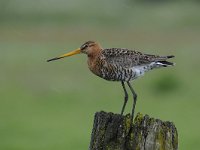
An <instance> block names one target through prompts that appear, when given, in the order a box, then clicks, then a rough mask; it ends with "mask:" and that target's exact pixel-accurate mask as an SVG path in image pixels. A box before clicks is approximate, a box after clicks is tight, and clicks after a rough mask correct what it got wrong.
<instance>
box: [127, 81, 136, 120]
mask: <svg viewBox="0 0 200 150" xmlns="http://www.w3.org/2000/svg"><path fill="white" fill-rule="evenodd" d="M127 84H128V86H129V88H130V90H131V92H132V94H133V100H134V102H133V108H132V117H131V121H133V117H134V111H135V105H136V101H137V94H136V93H135V91H134V89H133V88H132V86H131V84H130V83H129V82H127Z"/></svg>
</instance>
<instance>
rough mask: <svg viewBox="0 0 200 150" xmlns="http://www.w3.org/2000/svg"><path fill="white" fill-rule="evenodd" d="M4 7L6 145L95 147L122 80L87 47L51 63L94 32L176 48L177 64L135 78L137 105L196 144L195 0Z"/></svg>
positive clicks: (0, 76)
mask: <svg viewBox="0 0 200 150" xmlns="http://www.w3.org/2000/svg"><path fill="white" fill-rule="evenodd" d="M0 8H1V9H0V11H1V12H0V14H1V15H0V52H1V53H0V69H1V71H0V118H1V120H0V149H1V150H40V149H41V150H51V149H52V150H55V149H59V150H64V149H72V150H82V149H88V146H89V141H90V134H91V129H92V125H93V115H94V113H95V112H96V111H100V110H104V111H112V112H115V113H119V112H120V110H121V106H122V103H123V96H124V95H123V90H122V88H121V85H120V83H118V82H108V81H105V80H102V79H100V78H98V77H96V76H95V75H93V74H91V73H90V71H89V70H88V69H87V64H86V61H87V58H86V56H85V55H77V56H74V57H71V58H66V59H63V60H60V61H57V62H52V63H46V60H47V59H49V58H51V57H54V56H57V55H59V54H63V53H65V52H67V51H70V50H73V49H74V48H77V47H79V46H80V45H81V44H82V43H83V42H85V41H87V40H91V39H92V40H97V41H99V42H100V43H101V44H102V46H103V47H105V48H109V47H126V48H130V49H131V48H136V49H140V50H141V51H143V52H146V53H152V54H154V53H157V54H159V55H166V54H174V55H175V56H176V58H175V59H173V61H174V62H176V66H175V67H171V68H165V69H159V70H154V71H152V72H149V73H147V74H146V75H145V76H144V77H142V78H141V79H139V80H137V81H134V82H132V84H133V85H134V87H135V90H136V91H137V93H138V102H137V106H136V112H141V113H143V114H149V115H150V116H153V117H155V118H160V119H162V120H170V121H173V122H174V123H175V125H176V127H177V129H178V133H179V149H181V150H188V149H192V150H197V149H199V147H200V144H199V139H200V134H199V133H200V128H199V126H200V120H199V119H198V116H199V114H200V109H199V105H200V101H199V97H200V93H199V89H200V80H199V76H200V69H199V64H200V60H199V55H200V51H199V49H200V45H199V41H200V4H199V3H198V2H196V3H195V2H187V1H177V2H167V3H153V4H152V3H134V2H131V1H126V2H121V1H119V0H115V1H114V0H111V1H109V2H108V1H105V0H103V1H92V0H87V1H81V0H77V1H72V0H67V1H62V0H58V1H53V0H51V1H47V0H40V1H37V2H36V1H32V0H26V1H25V0H18V1H5V0H1V1H0ZM131 104H132V101H131V99H130V101H129V104H128V107H127V108H126V113H129V112H130V110H131Z"/></svg>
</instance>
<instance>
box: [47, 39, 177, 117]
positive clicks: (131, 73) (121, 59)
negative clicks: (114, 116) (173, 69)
mask: <svg viewBox="0 0 200 150" xmlns="http://www.w3.org/2000/svg"><path fill="white" fill-rule="evenodd" d="M80 53H83V54H86V55H87V57H88V60H87V64H88V68H89V70H90V71H91V72H92V73H94V74H95V75H97V76H99V77H101V78H103V79H105V80H108V81H119V82H121V85H122V88H123V91H124V100H123V101H124V102H123V105H122V109H121V115H123V113H124V110H125V107H126V104H127V101H128V92H127V89H126V86H125V83H127V85H128V87H129V89H130V91H131V93H132V96H133V105H132V112H131V121H133V117H134V111H135V106H136V102H137V94H136V92H135V90H134V88H133V86H132V85H131V84H130V81H131V80H135V79H137V78H139V77H141V76H143V75H144V74H145V73H146V72H148V71H150V70H153V69H155V68H162V67H168V66H174V65H175V63H173V62H169V61H167V60H168V59H169V58H173V57H175V56H174V55H167V56H159V55H152V54H145V53H142V52H140V51H138V50H135V49H133V50H131V49H127V48H106V49H103V48H102V47H101V45H100V44H99V43H98V42H96V41H87V42H85V43H84V44H82V45H81V46H80V48H78V49H75V50H73V51H71V52H68V53H66V54H63V55H60V56H58V57H54V58H52V59H49V60H47V62H50V61H54V60H58V59H61V58H65V57H68V56H72V55H75V54H80Z"/></svg>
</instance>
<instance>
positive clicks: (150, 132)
mask: <svg viewBox="0 0 200 150" xmlns="http://www.w3.org/2000/svg"><path fill="white" fill-rule="evenodd" d="M89 149H90V150H177V149H178V133H177V130H176V127H175V125H174V124H173V123H172V122H169V121H161V120H159V119H154V118H150V117H149V116H148V115H142V114H140V113H138V114H137V116H136V117H135V120H134V122H133V124H132V123H131V117H130V114H128V115H126V116H122V115H119V114H113V113H106V112H103V111H102V112H97V113H96V114H95V117H94V125H93V130H92V135H91V141H90V148H89Z"/></svg>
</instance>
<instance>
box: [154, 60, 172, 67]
mask: <svg viewBox="0 0 200 150" xmlns="http://www.w3.org/2000/svg"><path fill="white" fill-rule="evenodd" d="M156 64H157V65H161V66H163V67H168V66H174V65H175V64H174V63H172V62H169V61H158V62H156Z"/></svg>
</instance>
